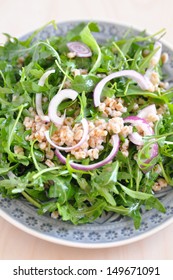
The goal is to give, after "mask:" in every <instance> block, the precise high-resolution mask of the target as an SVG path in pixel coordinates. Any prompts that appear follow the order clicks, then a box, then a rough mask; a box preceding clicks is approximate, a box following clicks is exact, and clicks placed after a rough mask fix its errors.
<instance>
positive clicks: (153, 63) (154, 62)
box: [149, 41, 162, 68]
mask: <svg viewBox="0 0 173 280" xmlns="http://www.w3.org/2000/svg"><path fill="white" fill-rule="evenodd" d="M157 48H159V49H158V50H157V52H156V53H155V54H154V55H153V57H152V58H151V62H150V64H151V65H150V67H149V68H153V67H154V66H156V65H157V64H158V63H159V60H160V57H161V54H162V44H161V43H160V42H159V41H156V42H155V44H154V50H156V49H157Z"/></svg>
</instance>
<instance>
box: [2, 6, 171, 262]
mask: <svg viewBox="0 0 173 280" xmlns="http://www.w3.org/2000/svg"><path fill="white" fill-rule="evenodd" d="M0 7H1V8H0V19H1V25H0V42H1V43H2V42H3V40H4V36H3V35H2V33H3V32H5V33H9V34H12V35H13V36H17V37H18V36H21V35H22V34H26V33H27V32H29V31H32V30H34V29H36V28H38V27H40V26H42V25H43V24H45V23H46V22H48V21H50V20H52V19H55V20H56V21H57V22H62V21H66V20H74V19H90V20H104V21H111V22H121V23H125V24H129V25H131V26H136V27H138V28H139V29H141V30H143V29H146V30H148V31H149V32H156V31H158V30H160V29H162V28H163V27H165V28H166V30H167V34H166V35H165V39H166V40H167V41H168V42H170V43H171V44H172V45H173V36H172V9H173V2H172V1H171V0H164V1H162V0H157V1H152V0H144V1H140V0H131V1H130V0H121V1H117V0H73V1H70V0H37V1H35V0H30V1H28V0H18V1H13V0H6V1H4V0H0ZM0 259H1V260H5V259H6V260H7V259H13V260H15V259H50V260H51V259H58V260H67V259H70V260H73V259H82V260H84V259H112V260H113V259H120V260H121V259H122V260H123V259H126V260H127V259H166V260H167V259H173V224H171V225H169V226H167V227H166V228H165V229H162V230H161V231H159V232H157V233H155V234H154V235H152V236H150V237H147V238H145V239H143V240H141V241H137V242H135V243H132V244H129V245H124V246H121V247H115V248H107V249H80V248H72V247H66V246H62V245H57V244H53V243H50V242H47V241H44V240H41V239H38V238H37V237H33V236H31V235H29V234H27V233H25V232H23V231H21V230H20V229H18V228H16V227H14V226H13V225H11V224H9V223H8V222H7V221H5V220H4V219H3V218H0Z"/></svg>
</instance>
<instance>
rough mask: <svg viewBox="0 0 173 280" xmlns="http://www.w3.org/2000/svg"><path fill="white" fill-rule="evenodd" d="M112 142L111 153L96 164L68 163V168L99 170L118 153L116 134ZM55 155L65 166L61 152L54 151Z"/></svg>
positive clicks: (118, 141)
mask: <svg viewBox="0 0 173 280" xmlns="http://www.w3.org/2000/svg"><path fill="white" fill-rule="evenodd" d="M112 141H113V148H112V151H111V152H110V154H109V155H108V156H107V157H106V158H105V159H103V160H102V161H99V162H97V163H94V164H90V165H83V164H79V163H74V162H70V166H71V167H72V168H74V169H77V170H83V171H89V170H93V169H96V168H99V167H101V166H103V165H105V164H107V163H109V162H110V161H111V160H113V158H114V157H115V156H116V154H117V152H118V149H119V145H120V140H119V136H118V135H117V134H116V135H113V136H112ZM55 154H56V156H57V157H58V159H59V160H60V161H61V162H62V163H63V164H66V158H65V157H64V156H63V155H62V154H61V152H60V151H59V150H58V149H57V150H56V151H55Z"/></svg>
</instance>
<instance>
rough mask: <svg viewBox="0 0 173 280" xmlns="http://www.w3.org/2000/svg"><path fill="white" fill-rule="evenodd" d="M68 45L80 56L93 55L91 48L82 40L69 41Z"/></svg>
mask: <svg viewBox="0 0 173 280" xmlns="http://www.w3.org/2000/svg"><path fill="white" fill-rule="evenodd" d="M67 47H68V49H69V50H70V51H71V52H74V53H75V54H76V56H78V57H90V56H92V52H91V50H90V48H89V47H88V46H87V45H86V44H84V43H81V42H69V43H67Z"/></svg>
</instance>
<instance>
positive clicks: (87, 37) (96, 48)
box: [80, 23, 102, 73]
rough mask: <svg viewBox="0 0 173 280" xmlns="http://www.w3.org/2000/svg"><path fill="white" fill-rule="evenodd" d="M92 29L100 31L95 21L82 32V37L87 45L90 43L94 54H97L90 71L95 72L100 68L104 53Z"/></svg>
mask: <svg viewBox="0 0 173 280" xmlns="http://www.w3.org/2000/svg"><path fill="white" fill-rule="evenodd" d="M91 31H98V29H97V25H95V24H94V23H89V24H88V25H87V26H86V27H85V28H84V29H83V30H82V31H81V33H80V37H81V39H82V41H83V43H85V44H86V45H88V46H89V47H90V48H91V49H92V51H93V52H94V54H96V55H97V59H96V61H95V63H94V65H93V66H92V68H91V70H90V73H93V72H95V71H96V70H97V68H99V66H100V64H101V60H102V54H101V50H100V47H99V45H98V44H97V42H96V40H95V38H94V36H93V35H92V33H91Z"/></svg>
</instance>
